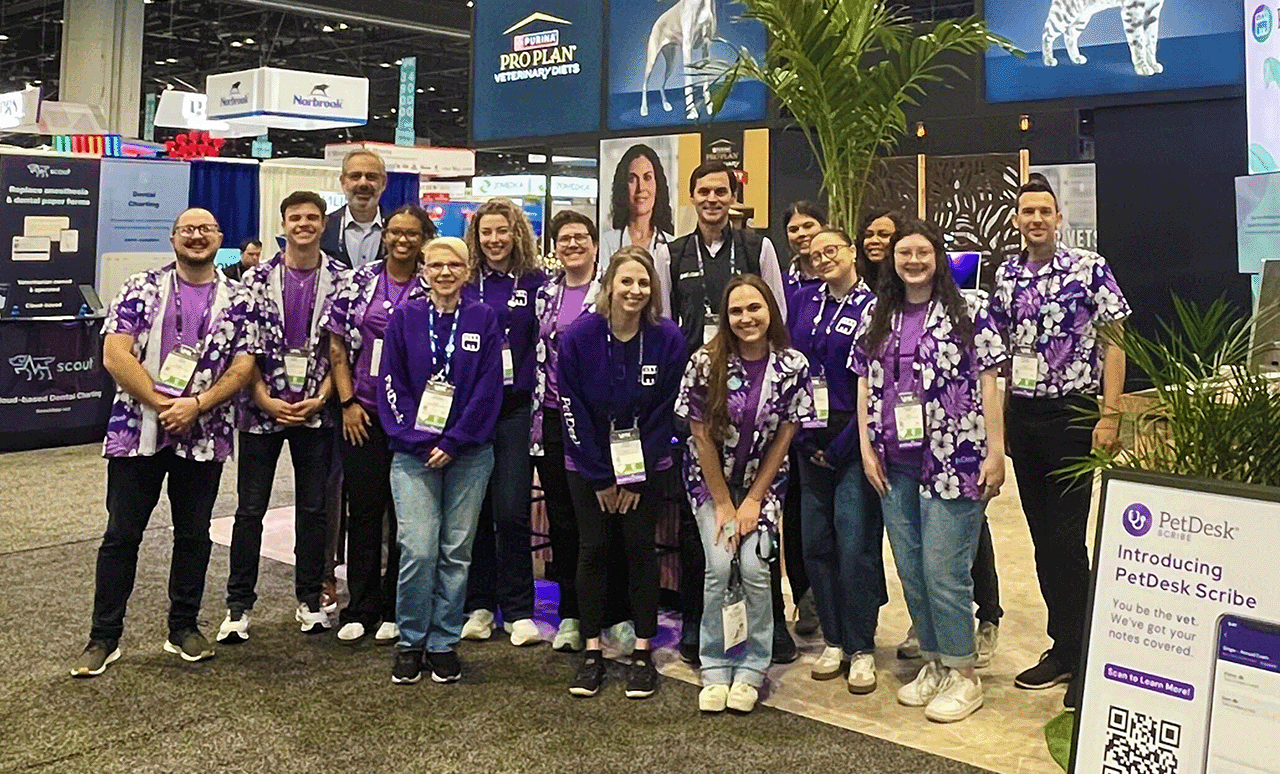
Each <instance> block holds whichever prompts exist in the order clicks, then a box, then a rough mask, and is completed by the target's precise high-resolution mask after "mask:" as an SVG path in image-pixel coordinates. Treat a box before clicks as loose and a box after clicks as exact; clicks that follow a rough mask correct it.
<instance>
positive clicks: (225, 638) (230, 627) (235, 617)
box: [214, 610, 249, 645]
mask: <svg viewBox="0 0 1280 774" xmlns="http://www.w3.org/2000/svg"><path fill="white" fill-rule="evenodd" d="M214 639H215V640H217V641H218V642H222V643H226V644H228V645H235V644H237V643H241V642H248V641H249V614H248V613H247V612H244V611H243V610H237V611H232V610H228V611H227V617H226V618H224V619H223V620H222V626H219V627H218V636H216V637H214Z"/></svg>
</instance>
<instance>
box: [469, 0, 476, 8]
mask: <svg viewBox="0 0 1280 774" xmlns="http://www.w3.org/2000/svg"><path fill="white" fill-rule="evenodd" d="M467 7H468V8H474V7H475V0H467Z"/></svg>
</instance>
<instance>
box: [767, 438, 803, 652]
mask: <svg viewBox="0 0 1280 774" xmlns="http://www.w3.org/2000/svg"><path fill="white" fill-rule="evenodd" d="M787 454H788V455H790V458H791V464H790V465H789V466H788V470H790V474H789V476H788V477H787V488H786V490H785V491H784V492H783V496H782V553H783V557H784V558H785V559H786V562H787V580H788V581H790V583H791V599H792V601H794V602H795V603H796V604H800V598H801V597H803V596H804V595H805V594H808V593H809V573H808V572H806V571H805V568H804V540H803V538H801V537H800V463H799V455H798V454H797V453H796V451H795V449H791V450H790V451H788V452H787ZM781 565H782V563H781V562H774V563H773V564H772V565H771V566H770V575H771V576H772V577H771V579H770V580H771V581H772V589H771V590H772V592H773V625H774V631H777V627H778V626H779V625H782V626H783V627H784V628H785V626H786V620H787V617H786V614H785V612H784V610H783V601H782V566H781Z"/></svg>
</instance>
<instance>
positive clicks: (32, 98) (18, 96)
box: [0, 87, 40, 129]
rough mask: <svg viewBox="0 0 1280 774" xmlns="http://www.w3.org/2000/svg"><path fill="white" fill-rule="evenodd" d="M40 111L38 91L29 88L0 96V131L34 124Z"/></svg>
mask: <svg viewBox="0 0 1280 774" xmlns="http://www.w3.org/2000/svg"><path fill="white" fill-rule="evenodd" d="M39 111H40V89H38V88H34V87H33V88H30V89H22V90H20V91H10V92H6V93H4V94H0V129H16V128H18V127H19V126H23V125H28V126H29V125H31V124H34V123H35V122H36V118H37V114H38V113H39Z"/></svg>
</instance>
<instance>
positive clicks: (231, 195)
mask: <svg viewBox="0 0 1280 774" xmlns="http://www.w3.org/2000/svg"><path fill="white" fill-rule="evenodd" d="M189 199H190V206H192V207H203V208H204V209H206V210H208V211H209V212H212V213H213V216H214V217H215V218H217V219H218V224H219V225H220V226H222V245H223V246H224V247H239V246H240V243H241V242H243V241H244V240H246V239H256V238H257V237H258V165H257V164H239V163H235V162H229V161H213V160H204V161H193V162H191V191H190V196H189Z"/></svg>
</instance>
